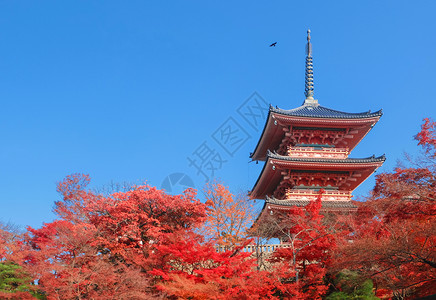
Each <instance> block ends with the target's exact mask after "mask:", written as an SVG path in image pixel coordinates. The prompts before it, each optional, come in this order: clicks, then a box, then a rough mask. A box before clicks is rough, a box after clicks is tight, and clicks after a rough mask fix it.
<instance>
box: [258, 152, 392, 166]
mask: <svg viewBox="0 0 436 300" xmlns="http://www.w3.org/2000/svg"><path fill="white" fill-rule="evenodd" d="M266 157H267V158H275V159H280V160H286V161H295V162H327V163H328V162H334V163H368V162H384V161H385V160H386V156H385V155H384V154H383V155H381V156H378V157H376V156H375V155H373V156H370V157H366V158H344V159H340V158H339V159H338V158H299V157H290V156H283V155H280V154H277V153H273V152H271V151H270V150H268V151H267V154H266Z"/></svg>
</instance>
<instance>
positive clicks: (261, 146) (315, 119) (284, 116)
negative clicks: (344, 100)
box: [250, 100, 383, 160]
mask: <svg viewBox="0 0 436 300" xmlns="http://www.w3.org/2000/svg"><path fill="white" fill-rule="evenodd" d="M382 115H383V112H382V110H378V111H376V112H371V111H367V112H361V113H347V112H343V111H339V110H334V109H330V108H327V107H324V106H321V105H319V104H318V101H317V100H313V101H312V102H308V101H305V102H304V104H303V105H302V106H300V107H297V108H294V109H289V110H285V109H281V108H277V107H276V108H274V107H272V106H270V108H269V112H268V116H267V119H266V123H265V126H264V129H263V131H262V134H261V136H260V139H259V141H258V143H257V145H256V148H255V149H254V151H253V152H252V153H251V154H250V157H251V159H252V160H265V159H266V152H267V150H272V151H274V150H277V148H278V146H279V145H280V143H281V142H282V140H283V138H284V136H285V131H284V130H285V129H286V128H287V127H289V126H291V127H292V126H297V127H298V126H303V127H304V126H305V127H309V128H311V127H313V128H316V127H322V128H345V129H346V128H349V129H354V130H355V131H356V133H355V134H354V135H353V138H351V139H350V140H349V141H348V145H347V147H348V149H349V151H351V150H353V149H354V147H356V145H357V144H358V143H359V142H360V141H361V140H362V139H363V138H364V137H365V135H366V134H367V133H368V132H369V131H370V130H371V129H372V127H373V126H374V125H375V124H376V123H377V122H378V120H379V119H380V117H381V116H382Z"/></svg>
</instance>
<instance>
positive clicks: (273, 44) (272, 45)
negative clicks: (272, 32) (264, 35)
mask: <svg viewBox="0 0 436 300" xmlns="http://www.w3.org/2000/svg"><path fill="white" fill-rule="evenodd" d="M276 45H277V42H274V43H272V44H271V45H269V46H270V47H275V46H276Z"/></svg>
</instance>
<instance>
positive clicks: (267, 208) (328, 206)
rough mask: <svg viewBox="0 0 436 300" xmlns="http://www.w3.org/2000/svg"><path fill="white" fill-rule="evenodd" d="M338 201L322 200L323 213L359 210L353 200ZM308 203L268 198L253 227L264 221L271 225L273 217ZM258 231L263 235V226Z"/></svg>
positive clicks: (269, 230) (268, 230)
mask: <svg viewBox="0 0 436 300" xmlns="http://www.w3.org/2000/svg"><path fill="white" fill-rule="evenodd" d="M276 201H281V200H276ZM300 202H301V201H300ZM333 202H335V203H333ZM336 202H338V201H322V202H321V205H322V207H321V213H328V212H339V213H353V212H355V211H357V206H356V205H354V204H353V203H352V202H351V201H344V202H347V203H336ZM307 204H309V202H308V201H307V203H303V202H301V203H294V204H291V203H290V202H289V203H286V204H285V203H275V202H274V201H271V199H267V200H266V201H265V203H264V205H263V207H262V210H261V211H260V213H259V215H258V216H257V218H256V220H255V221H254V222H253V225H252V226H251V229H254V228H256V227H257V226H262V223H264V224H265V225H266V226H269V224H268V223H269V221H271V220H272V219H275V218H277V217H280V216H283V214H286V213H288V212H289V211H290V210H291V209H292V208H293V207H305V206H306V205H307ZM271 212H272V214H271ZM266 230H267V232H268V233H269V234H271V228H269V227H266ZM255 232H256V231H255ZM256 233H257V234H260V235H262V228H261V227H260V228H259V229H258V230H257V232H256Z"/></svg>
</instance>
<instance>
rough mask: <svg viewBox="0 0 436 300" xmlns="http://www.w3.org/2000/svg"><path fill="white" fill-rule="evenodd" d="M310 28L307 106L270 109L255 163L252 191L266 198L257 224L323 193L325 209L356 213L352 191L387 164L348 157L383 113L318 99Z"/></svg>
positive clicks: (378, 159)
mask: <svg viewBox="0 0 436 300" xmlns="http://www.w3.org/2000/svg"><path fill="white" fill-rule="evenodd" d="M310 39H311V37H310V30H308V31H307V46H306V54H307V56H306V82H305V86H306V87H305V100H304V102H303V105H302V106H300V107H297V108H294V109H290V110H285V109H280V108H274V107H272V106H271V107H270V109H269V113H268V117H267V121H266V124H265V127H264V129H263V132H262V135H261V137H260V140H259V142H258V143H257V146H256V148H255V150H254V152H253V153H251V159H252V160H256V161H259V160H260V161H265V165H264V167H263V169H262V171H261V173H260V175H259V178H258V179H257V182H256V183H255V185H254V187H253V189H252V190H251V192H250V197H251V198H252V199H264V200H265V205H264V207H263V209H262V212H261V214H260V215H259V217H258V219H257V222H259V221H261V220H262V216H264V215H265V214H267V215H272V214H274V211H281V212H284V211H286V210H289V208H290V207H292V206H305V205H307V204H308V203H309V201H311V200H315V199H316V197H317V196H318V194H319V190H320V189H324V190H325V193H324V194H323V196H322V210H323V211H344V212H350V211H353V210H356V206H355V205H353V204H352V202H351V198H352V192H353V190H354V189H356V188H357V187H358V186H359V185H360V184H361V183H362V182H363V181H365V180H366V179H367V178H368V177H369V176H370V175H371V174H372V173H373V172H374V171H375V170H376V169H377V168H378V167H380V166H381V165H382V164H383V162H384V161H385V156H384V155H382V156H379V157H375V156H371V157H367V158H349V157H348V155H349V154H350V152H351V151H352V150H353V149H354V148H355V147H356V146H357V144H358V143H359V142H360V141H361V140H362V139H363V138H364V137H365V136H366V134H368V132H369V131H370V130H371V129H372V128H373V127H374V125H375V124H376V123H377V122H378V120H379V119H380V117H381V116H382V111H381V110H379V111H376V112H371V111H368V112H362V113H347V112H342V111H337V110H333V109H330V108H327V107H324V106H321V105H320V104H319V103H318V100H316V99H314V88H313V62H312V45H311V41H310Z"/></svg>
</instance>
